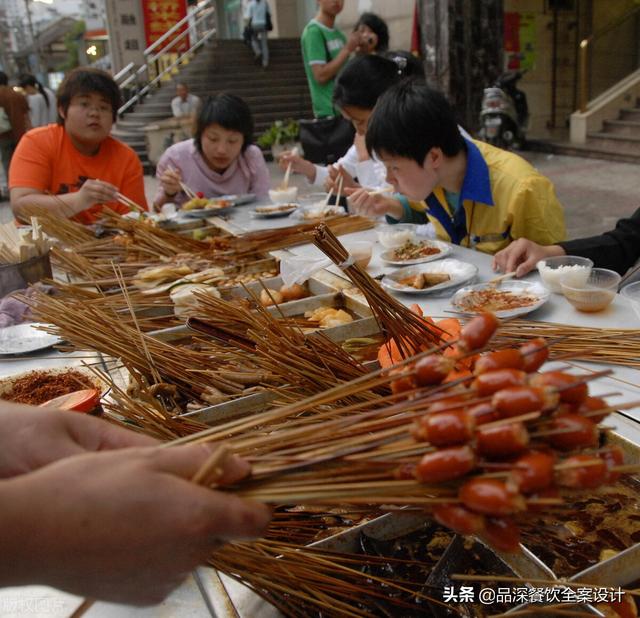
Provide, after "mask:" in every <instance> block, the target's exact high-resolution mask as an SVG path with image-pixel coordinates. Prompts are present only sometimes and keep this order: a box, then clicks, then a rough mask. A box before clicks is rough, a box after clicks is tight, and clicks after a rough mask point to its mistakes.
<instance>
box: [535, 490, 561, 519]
mask: <svg viewBox="0 0 640 618" xmlns="http://www.w3.org/2000/svg"><path fill="white" fill-rule="evenodd" d="M539 498H560V491H559V490H558V488H557V487H556V486H551V487H547V488H546V489H542V490H540V491H537V492H536V493H535V494H533V495H531V496H529V501H528V502H527V511H530V512H540V513H544V512H545V511H547V510H548V509H549V505H548V504H545V503H544V502H542V503H541V502H537V500H538V499H539Z"/></svg>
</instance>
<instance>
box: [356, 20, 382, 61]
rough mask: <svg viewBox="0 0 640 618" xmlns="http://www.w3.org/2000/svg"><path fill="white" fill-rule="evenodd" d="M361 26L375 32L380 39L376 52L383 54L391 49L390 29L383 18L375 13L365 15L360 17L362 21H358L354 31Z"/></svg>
mask: <svg viewBox="0 0 640 618" xmlns="http://www.w3.org/2000/svg"><path fill="white" fill-rule="evenodd" d="M360 26H367V28H369V30H371V31H372V32H375V34H376V36H377V37H378V43H377V44H376V47H375V51H377V52H383V51H386V50H387V49H389V28H388V27H387V22H385V21H384V19H382V17H379V16H378V15H376V14H375V13H363V14H362V15H360V19H358V21H357V23H356V25H355V26H354V27H353V29H354V30H357V29H358V28H359V27H360Z"/></svg>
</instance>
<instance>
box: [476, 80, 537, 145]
mask: <svg viewBox="0 0 640 618" xmlns="http://www.w3.org/2000/svg"><path fill="white" fill-rule="evenodd" d="M524 73H525V72H524V71H508V72H507V73H504V74H502V75H501V76H500V77H499V78H498V79H497V80H496V82H495V84H494V85H493V86H492V87H491V88H485V89H484V94H483V97H482V109H481V110H480V132H479V134H480V139H481V140H483V141H485V142H488V143H489V144H493V145H494V146H498V147H499V148H505V149H507V150H509V149H511V148H524V147H525V145H526V130H527V125H528V121H529V106H528V105H527V95H526V94H525V93H524V92H522V90H518V88H517V87H516V85H517V83H518V81H519V80H520V79H521V78H522V76H523V75H524Z"/></svg>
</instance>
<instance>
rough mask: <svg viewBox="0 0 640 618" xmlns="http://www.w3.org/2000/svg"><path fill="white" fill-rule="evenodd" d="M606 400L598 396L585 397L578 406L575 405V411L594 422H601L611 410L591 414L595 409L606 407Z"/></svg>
mask: <svg viewBox="0 0 640 618" xmlns="http://www.w3.org/2000/svg"><path fill="white" fill-rule="evenodd" d="M608 407H609V406H608V405H607V402H606V401H605V400H604V399H601V398H600V397H587V398H586V399H585V400H584V401H583V402H582V403H581V404H580V405H579V406H577V408H576V410H575V412H576V413H577V414H582V415H583V416H587V417H588V418H590V419H591V420H592V421H593V422H594V423H601V422H602V421H603V420H604V419H605V418H606V417H607V416H609V414H611V411H608V412H603V413H602V414H592V412H595V411H596V410H604V409H605V408H608Z"/></svg>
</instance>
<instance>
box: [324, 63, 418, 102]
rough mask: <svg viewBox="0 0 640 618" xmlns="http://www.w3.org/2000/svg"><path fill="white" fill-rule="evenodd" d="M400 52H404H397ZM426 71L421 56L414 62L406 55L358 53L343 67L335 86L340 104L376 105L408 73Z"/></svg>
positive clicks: (336, 98) (335, 92)
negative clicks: (420, 59)
mask: <svg viewBox="0 0 640 618" xmlns="http://www.w3.org/2000/svg"><path fill="white" fill-rule="evenodd" d="M397 54H400V52H397ZM414 75H416V76H417V75H423V76H424V72H423V69H422V64H421V63H420V61H419V60H417V59H415V58H414V59H413V61H412V62H409V61H407V58H406V57H405V56H402V55H397V56H394V55H393V54H391V53H389V56H387V57H383V56H377V55H375V54H369V55H366V56H356V57H355V58H353V59H352V60H350V61H349V62H348V63H347V64H346V65H345V67H344V68H343V69H342V71H340V73H339V74H338V77H337V78H336V82H335V86H334V89H333V103H334V105H336V107H340V108H342V107H344V106H345V105H351V106H353V107H361V108H362V109H373V108H374V107H375V104H376V102H377V101H378V98H379V97H380V96H381V95H382V93H383V92H385V91H386V90H388V89H389V88H390V87H391V86H393V85H394V84H395V83H397V82H399V81H400V80H402V79H404V78H405V77H409V76H414Z"/></svg>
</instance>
